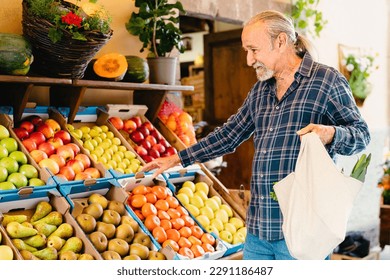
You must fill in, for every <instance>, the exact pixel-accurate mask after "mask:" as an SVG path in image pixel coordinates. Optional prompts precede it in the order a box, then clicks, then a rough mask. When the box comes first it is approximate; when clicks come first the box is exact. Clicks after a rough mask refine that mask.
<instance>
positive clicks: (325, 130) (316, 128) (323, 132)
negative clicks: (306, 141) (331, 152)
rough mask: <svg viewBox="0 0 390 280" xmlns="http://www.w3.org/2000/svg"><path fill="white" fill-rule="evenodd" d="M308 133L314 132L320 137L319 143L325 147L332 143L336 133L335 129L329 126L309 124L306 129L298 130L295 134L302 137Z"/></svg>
mask: <svg viewBox="0 0 390 280" xmlns="http://www.w3.org/2000/svg"><path fill="white" fill-rule="evenodd" d="M309 132H315V133H316V134H317V135H318V136H319V137H320V140H321V142H322V143H323V144H324V145H326V144H330V143H332V141H333V137H334V134H335V133H336V129H335V128H334V127H333V126H330V125H322V124H313V123H311V124H309V125H307V126H306V127H304V128H302V129H300V130H298V131H297V134H298V135H299V136H301V137H302V136H303V135H305V134H306V133H309Z"/></svg>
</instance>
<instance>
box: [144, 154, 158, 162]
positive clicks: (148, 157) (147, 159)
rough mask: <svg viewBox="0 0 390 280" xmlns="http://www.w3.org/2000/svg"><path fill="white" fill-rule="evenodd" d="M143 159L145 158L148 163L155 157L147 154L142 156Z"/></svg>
mask: <svg viewBox="0 0 390 280" xmlns="http://www.w3.org/2000/svg"><path fill="white" fill-rule="evenodd" d="M142 159H143V160H144V161H145V162H146V163H148V162H151V161H153V160H154V159H155V158H154V157H152V156H150V155H145V156H143V157H142Z"/></svg>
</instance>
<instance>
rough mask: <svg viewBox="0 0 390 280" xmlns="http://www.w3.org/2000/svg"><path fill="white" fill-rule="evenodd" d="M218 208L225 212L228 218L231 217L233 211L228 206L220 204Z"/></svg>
mask: <svg viewBox="0 0 390 280" xmlns="http://www.w3.org/2000/svg"><path fill="white" fill-rule="evenodd" d="M220 208H221V209H223V210H225V211H226V213H227V214H228V217H229V218H231V217H233V210H232V208H231V207H230V206H229V205H228V204H222V205H221V207H220Z"/></svg>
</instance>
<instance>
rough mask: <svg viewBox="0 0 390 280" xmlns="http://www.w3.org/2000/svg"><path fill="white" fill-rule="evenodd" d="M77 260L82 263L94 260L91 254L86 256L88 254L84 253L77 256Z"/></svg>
mask: <svg viewBox="0 0 390 280" xmlns="http://www.w3.org/2000/svg"><path fill="white" fill-rule="evenodd" d="M77 259H78V260H80V261H81V260H82V261H84V260H85V261H92V260H94V259H95V258H94V257H93V256H92V255H91V254H88V253H84V254H81V255H79V257H78V258H77Z"/></svg>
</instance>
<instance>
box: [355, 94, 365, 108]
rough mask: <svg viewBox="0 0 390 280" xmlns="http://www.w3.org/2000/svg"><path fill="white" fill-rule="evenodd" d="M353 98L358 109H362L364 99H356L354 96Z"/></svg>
mask: <svg viewBox="0 0 390 280" xmlns="http://www.w3.org/2000/svg"><path fill="white" fill-rule="evenodd" d="M353 98H354V99H355V102H356V105H357V106H358V107H363V103H364V101H365V100H366V99H365V98H360V97H357V96H355V95H354V96H353Z"/></svg>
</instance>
